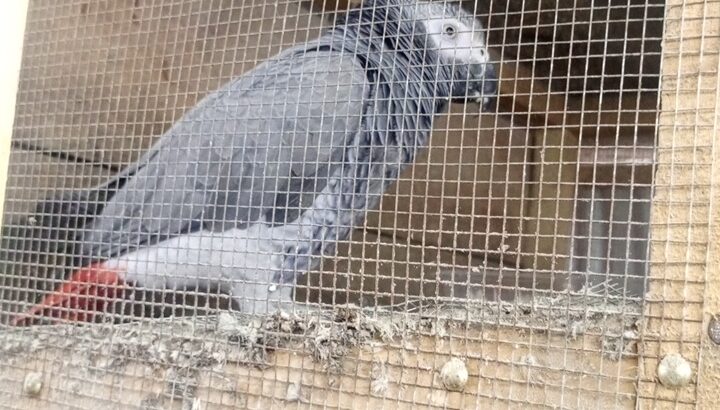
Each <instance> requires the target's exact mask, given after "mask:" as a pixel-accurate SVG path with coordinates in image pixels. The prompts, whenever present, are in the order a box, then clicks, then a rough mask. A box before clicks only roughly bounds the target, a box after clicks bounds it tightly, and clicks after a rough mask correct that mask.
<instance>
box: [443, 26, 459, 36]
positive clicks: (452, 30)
mask: <svg viewBox="0 0 720 410" xmlns="http://www.w3.org/2000/svg"><path fill="white" fill-rule="evenodd" d="M443 34H445V36H446V37H448V38H455V36H456V35H457V27H455V26H454V25H453V24H445V25H444V26H443Z"/></svg>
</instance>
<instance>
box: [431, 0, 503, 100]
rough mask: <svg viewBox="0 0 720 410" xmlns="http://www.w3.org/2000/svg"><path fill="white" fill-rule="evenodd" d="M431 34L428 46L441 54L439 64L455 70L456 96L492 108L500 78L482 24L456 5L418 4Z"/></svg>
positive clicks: (453, 95)
mask: <svg viewBox="0 0 720 410" xmlns="http://www.w3.org/2000/svg"><path fill="white" fill-rule="evenodd" d="M418 12H419V13H422V16H423V19H422V22H423V26H424V30H425V32H426V33H427V42H428V44H427V46H426V47H427V48H428V49H430V50H434V51H435V52H437V53H438V55H439V59H438V64H441V65H443V66H445V67H446V68H447V67H449V68H450V70H451V72H452V88H451V94H452V97H453V98H454V99H457V100H462V101H475V102H477V103H479V104H481V106H482V108H483V110H484V111H485V110H488V109H489V108H491V107H492V105H493V102H494V101H495V98H496V96H497V92H498V78H497V74H496V71H495V67H494V65H493V64H492V62H491V61H490V53H489V52H488V47H487V44H486V42H485V31H484V29H483V26H482V24H481V23H480V22H479V21H478V20H477V19H476V18H475V17H473V16H472V15H471V14H469V13H467V12H466V11H465V10H463V9H462V8H461V7H459V6H458V5H455V4H449V3H444V2H432V3H431V2H427V3H419V4H418Z"/></svg>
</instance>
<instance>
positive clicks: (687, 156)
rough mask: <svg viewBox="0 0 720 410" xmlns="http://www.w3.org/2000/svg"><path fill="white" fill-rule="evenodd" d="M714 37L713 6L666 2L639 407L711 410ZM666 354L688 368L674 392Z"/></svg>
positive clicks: (719, 281)
mask: <svg viewBox="0 0 720 410" xmlns="http://www.w3.org/2000/svg"><path fill="white" fill-rule="evenodd" d="M718 33H720V3H718V2H713V1H697V0H695V1H687V0H669V1H668V2H667V3H666V16H665V33H664V39H663V59H662V90H661V102H662V112H661V115H660V118H659V124H658V126H659V127H658V132H659V134H658V139H657V142H658V144H657V168H656V175H655V181H654V186H655V196H654V198H653V208H652V218H651V231H652V233H651V263H650V272H649V283H648V285H649V291H648V294H647V303H646V306H645V320H644V327H643V332H642V340H641V343H640V349H641V350H640V354H641V363H640V364H641V366H640V375H639V380H638V399H639V403H638V408H670V407H672V408H707V409H709V408H717V392H718V390H720V377H719V376H718V373H717V369H718V368H720V360H718V359H720V354H718V346H715V345H712V344H711V343H710V342H709V340H708V336H707V324H708V322H709V319H710V315H711V314H712V313H718V312H720V286H718V285H720V270H719V269H720V268H719V267H718V266H720V256H719V255H718V240H720V223H718V215H719V214H718V212H720V209H719V208H718V202H719V201H720V199H718V178H719V177H720V168H719V166H720V158H719V157H718V144H719V143H718V138H720V137H718V125H719V120H718V114H719V112H720V107H719V105H720V102H719V99H720V95H719V94H718V87H720V81H719V80H718V67H719V64H720V61H719V58H720V36H718ZM669 354H679V355H681V356H682V357H683V358H684V359H686V360H687V362H688V363H689V364H690V366H691V367H692V370H693V377H692V380H690V381H689V383H687V384H686V385H684V386H682V387H679V388H676V389H673V388H669V387H667V386H664V385H662V384H661V383H659V382H658V379H657V368H658V364H659V362H660V361H661V360H662V359H663V358H664V357H666V356H667V355H669Z"/></svg>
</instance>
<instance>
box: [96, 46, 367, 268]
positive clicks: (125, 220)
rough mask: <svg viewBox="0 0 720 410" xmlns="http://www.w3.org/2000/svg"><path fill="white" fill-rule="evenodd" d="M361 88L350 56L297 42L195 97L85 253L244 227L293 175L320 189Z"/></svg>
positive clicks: (110, 209)
mask: <svg viewBox="0 0 720 410" xmlns="http://www.w3.org/2000/svg"><path fill="white" fill-rule="evenodd" d="M367 87H368V86H367V79H366V76H365V71H364V70H363V69H362V67H361V66H360V65H359V64H358V62H357V61H356V60H355V59H354V58H353V56H352V55H343V54H338V53H332V52H329V51H309V52H308V51H307V47H303V48H302V49H299V50H289V51H287V52H285V53H283V54H281V55H280V56H278V57H277V58H276V59H274V60H271V61H269V62H267V63H265V64H262V65H260V66H258V67H257V68H256V69H254V70H253V71H251V72H249V73H248V74H246V75H245V76H243V77H241V78H239V79H238V80H236V81H234V82H231V83H229V84H228V85H227V86H225V87H224V88H223V89H221V90H218V91H217V92H215V93H213V94H211V95H210V96H209V97H207V98H206V99H205V100H203V101H201V102H200V103H199V104H198V105H197V106H196V107H195V108H194V109H192V110H191V111H190V112H188V113H187V114H186V115H185V116H184V118H183V119H181V120H180V121H179V122H178V123H176V124H175V125H174V126H173V127H172V128H171V129H170V130H168V132H167V133H166V134H165V135H164V136H163V137H162V138H161V139H160V140H159V142H158V143H157V144H156V145H155V146H154V148H153V149H152V150H151V151H150V152H149V153H148V154H146V155H145V156H144V157H143V158H142V159H141V160H140V161H139V162H138V163H137V164H136V165H135V166H134V168H135V169H134V170H133V171H132V173H133V175H132V178H130V179H129V181H128V182H127V183H126V184H125V185H124V186H123V187H122V188H121V189H119V190H118V191H117V192H116V194H115V195H114V196H113V197H112V199H111V200H110V201H109V202H108V203H107V205H106V206H105V208H104V210H103V212H102V213H100V214H99V215H98V216H97V218H96V219H95V220H94V221H93V222H92V224H91V225H90V227H89V229H87V231H86V232H87V233H86V234H85V235H84V237H83V238H82V243H83V244H84V245H85V248H84V249H83V250H82V253H83V254H84V255H85V256H88V257H92V258H98V257H100V258H108V257H111V256H114V255H116V254H122V253H126V252H128V251H131V250H132V249H135V248H136V247H139V246H143V245H148V244H152V243H155V242H157V241H161V240H164V239H167V238H170V237H173V236H175V235H178V234H181V233H185V232H188V231H191V230H197V229H199V228H205V229H208V230H211V231H223V230H227V229H230V228H243V227H246V226H248V224H250V223H252V222H257V221H259V220H262V219H263V218H264V217H265V214H266V213H267V212H268V211H272V210H274V209H275V208H276V196H277V194H278V193H287V192H289V191H290V189H289V188H293V189H298V188H300V186H299V185H300V183H299V181H302V180H309V179H310V180H312V181H314V182H315V185H316V186H315V187H313V189H315V190H320V189H322V188H324V184H325V182H324V181H323V175H322V174H323V171H325V172H324V173H325V174H326V175H327V169H326V168H327V164H329V163H330V162H331V160H332V159H333V158H332V155H333V152H335V155H336V156H337V154H338V153H339V152H340V153H341V152H342V149H341V148H342V147H344V146H345V143H346V141H348V140H349V139H351V138H352V137H353V136H354V134H355V133H357V132H358V130H359V128H360V113H361V112H362V109H361V106H362V103H363V101H364V98H365V96H366V94H367ZM335 160H339V158H335ZM323 166H324V168H323ZM326 178H327V177H325V179H326ZM291 181H294V184H293V183H291ZM308 185H309V184H308ZM299 195H300V192H298V196H299ZM293 201H294V203H295V204H299V200H298V199H296V198H291V201H289V202H288V204H293ZM271 219H272V218H271ZM274 222H278V221H277V218H274Z"/></svg>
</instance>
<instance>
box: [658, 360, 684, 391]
mask: <svg viewBox="0 0 720 410" xmlns="http://www.w3.org/2000/svg"><path fill="white" fill-rule="evenodd" d="M657 376H658V379H659V380H660V383H662V384H663V385H664V386H666V387H670V388H679V387H683V386H685V385H687V384H688V383H689V382H690V379H691V378H692V368H691V367H690V363H688V361H687V360H685V358H684V357H682V356H680V355H679V354H677V353H672V354H669V355H667V356H665V357H664V358H663V359H662V360H661V361H660V364H659V365H658V368H657Z"/></svg>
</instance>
